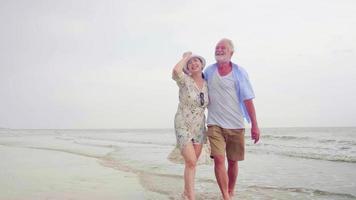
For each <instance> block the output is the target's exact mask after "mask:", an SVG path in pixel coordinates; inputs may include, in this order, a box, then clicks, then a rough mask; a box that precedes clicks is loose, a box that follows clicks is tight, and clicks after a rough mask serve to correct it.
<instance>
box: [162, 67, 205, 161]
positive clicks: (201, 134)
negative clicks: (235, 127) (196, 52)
mask: <svg viewBox="0 0 356 200" xmlns="http://www.w3.org/2000/svg"><path fill="white" fill-rule="evenodd" d="M173 80H175V81H176V82H177V85H178V87H179V105H178V110H177V113H176V115H175V118H174V128H175V134H176V140H177V145H176V148H175V149H174V150H173V151H172V152H171V154H170V155H169V156H168V159H169V160H170V161H172V162H175V163H183V162H184V160H183V157H182V156H181V151H182V150H183V148H184V147H185V145H186V144H187V143H188V142H193V143H199V144H206V143H207V137H206V134H205V132H206V128H205V114H204V111H205V108H206V107H207V106H208V103H209V98H208V86H207V83H206V82H205V81H204V85H203V87H202V89H199V88H198V87H197V85H196V84H195V81H194V80H193V78H192V77H190V76H188V75H186V74H184V73H183V72H182V73H180V74H179V75H176V76H173ZM205 146H206V147H209V145H204V146H203V150H202V154H201V155H203V154H204V151H208V150H206V149H205V148H204V147H205ZM209 149H210V148H209ZM204 155H205V154H204ZM200 157H202V156H200ZM207 157H208V158H204V159H208V160H210V158H209V153H208V154H207ZM203 162H204V163H206V161H203ZM198 164H201V163H199V161H198Z"/></svg>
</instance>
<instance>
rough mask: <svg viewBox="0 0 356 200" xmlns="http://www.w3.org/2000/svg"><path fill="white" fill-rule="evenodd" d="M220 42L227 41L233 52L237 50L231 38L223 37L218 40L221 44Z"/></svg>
mask: <svg viewBox="0 0 356 200" xmlns="http://www.w3.org/2000/svg"><path fill="white" fill-rule="evenodd" d="M220 42H226V43H227V44H228V45H229V47H230V50H231V51H232V52H234V51H235V48H234V43H232V41H231V40H230V39H227V38H223V39H221V40H220V41H219V42H218V44H219V43H220Z"/></svg>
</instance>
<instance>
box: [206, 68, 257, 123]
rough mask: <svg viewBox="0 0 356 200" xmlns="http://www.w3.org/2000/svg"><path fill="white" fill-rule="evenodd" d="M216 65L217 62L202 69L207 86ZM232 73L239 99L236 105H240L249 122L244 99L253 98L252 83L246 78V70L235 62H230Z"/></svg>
mask: <svg viewBox="0 0 356 200" xmlns="http://www.w3.org/2000/svg"><path fill="white" fill-rule="evenodd" d="M217 67H218V66H217V63H215V64H212V65H210V66H208V67H207V68H206V69H205V70H204V77H205V80H206V81H207V82H208V86H209V82H210V81H211V80H212V78H213V75H214V72H215V71H216V70H217ZM232 73H233V77H234V79H235V87H236V94H237V98H238V100H239V103H238V104H239V105H237V106H240V108H241V110H242V114H243V116H244V118H245V119H246V121H247V122H248V123H250V117H249V115H248V112H247V109H246V106H245V103H244V101H245V100H249V99H253V98H255V94H254V92H253V89H252V85H251V83H250V80H249V78H248V74H247V72H246V71H245V70H244V69H243V68H242V67H241V66H238V65H237V64H235V63H232ZM209 89H210V88H209ZM227 98H228V97H227ZM208 109H209V107H208Z"/></svg>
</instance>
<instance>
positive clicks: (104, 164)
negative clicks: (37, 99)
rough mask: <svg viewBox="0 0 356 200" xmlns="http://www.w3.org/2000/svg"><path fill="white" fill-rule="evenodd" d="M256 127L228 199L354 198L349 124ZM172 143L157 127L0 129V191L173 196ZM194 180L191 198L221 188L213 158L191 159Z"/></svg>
mask: <svg viewBox="0 0 356 200" xmlns="http://www.w3.org/2000/svg"><path fill="white" fill-rule="evenodd" d="M263 131H264V133H265V135H264V138H263V140H262V141H261V142H260V143H259V144H258V145H253V144H251V142H250V141H249V140H248V139H249V137H248V135H246V139H247V144H246V145H247V152H246V160H245V161H243V162H241V164H240V175H239V178H238V183H237V187H236V188H235V192H236V196H235V197H234V199H247V200H250V199H251V200H256V199H258V200H270V199H274V200H285V199H300V200H302V199H303V200H304V199H309V200H354V199H356V193H355V185H356V182H355V180H356V176H355V173H354V169H355V163H356V154H355V153H354V152H355V148H356V141H355V139H354V138H355V137H354V136H355V133H356V128H314V129H313V128H296V129H283V128H276V129H263ZM174 145H175V137H174V133H173V130H165V129H163V130H154V129H152V130H151V129H143V130H24V129H22V130H21V129H20V130H10V129H9V130H0V157H1V158H2V160H1V162H0V199H1V200H2V199H6V200H47V199H48V200H52V199H56V200H57V199H58V200H82V199H83V200H84V199H85V200H94V199H95V200H96V199H105V200H113V199H115V200H118V199H120V200H121V199H130V200H143V199H152V200H166V199H169V200H178V199H181V198H180V194H181V192H182V191H183V182H184V181H183V170H184V165H181V164H175V163H172V162H170V161H169V160H168V159H167V156H168V154H169V153H170V151H171V150H172V149H173V148H174ZM330 180H333V181H330ZM195 186H196V187H195V189H196V199H197V200H216V199H219V198H220V196H221V195H220V191H219V188H218V186H217V184H216V180H215V176H214V170H213V165H199V166H198V168H197V174H196V181H195Z"/></svg>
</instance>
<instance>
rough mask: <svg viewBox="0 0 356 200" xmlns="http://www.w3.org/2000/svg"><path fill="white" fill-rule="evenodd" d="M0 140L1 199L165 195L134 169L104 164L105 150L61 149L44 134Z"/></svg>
mask: <svg viewBox="0 0 356 200" xmlns="http://www.w3.org/2000/svg"><path fill="white" fill-rule="evenodd" d="M26 138H27V139H28V140H27V141H25V140H26ZM29 138H31V139H29ZM44 138H47V139H48V140H47V141H44V140H43V139H44ZM32 139H41V140H42V141H41V142H35V141H34V140H32ZM46 142H48V144H49V145H48V146H47V147H46V145H44V143H46ZM0 143H1V145H0V157H1V158H2V162H0V185H1V188H0V199H6V200H42V199H46V200H47V199H48V200H57V199H58V200H69V199H71V200H74V199H75V200H82V199H83V200H84V199H85V200H97V199H105V200H111V199H112V200H113V199H115V200H118V199H133V200H136V199H137V200H140V199H162V197H160V195H159V194H155V193H152V192H149V191H146V190H145V189H144V188H143V187H142V186H141V185H140V181H139V179H138V177H137V176H136V175H135V174H134V173H129V172H124V171H120V170H115V169H112V168H109V167H104V166H103V165H102V164H100V163H99V162H98V159H97V158H98V157H100V155H99V154H102V155H104V154H105V151H103V150H101V152H100V151H96V150H95V149H90V150H91V151H92V152H96V155H95V154H90V153H88V152H89V151H88V152H87V155H85V153H84V151H83V152H81V153H80V151H74V149H79V148H78V147H75V146H72V147H68V148H63V147H64V146H63V144H59V143H58V142H57V143H56V144H54V143H52V144H51V142H50V141H49V138H48V137H41V136H32V137H26V136H25V137H13V136H10V137H4V136H3V137H1V139H0ZM55 146H56V147H55ZM61 146H62V147H61ZM87 150H88V149H87ZM96 157H97V158H96Z"/></svg>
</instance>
